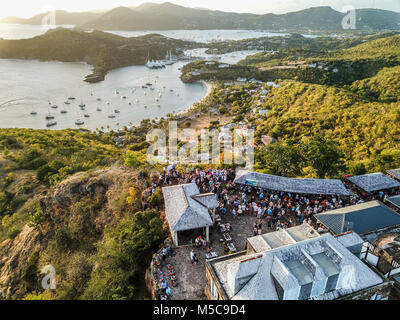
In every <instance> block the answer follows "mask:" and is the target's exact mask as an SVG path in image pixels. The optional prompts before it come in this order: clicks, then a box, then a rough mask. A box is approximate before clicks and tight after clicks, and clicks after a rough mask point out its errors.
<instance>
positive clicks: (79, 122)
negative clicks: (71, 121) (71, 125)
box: [75, 119, 85, 126]
mask: <svg viewBox="0 0 400 320" xmlns="http://www.w3.org/2000/svg"><path fill="white" fill-rule="evenodd" d="M75 124H76V125H77V126H82V125H84V124H85V122H84V121H82V120H81V119H78V120H76V121H75Z"/></svg>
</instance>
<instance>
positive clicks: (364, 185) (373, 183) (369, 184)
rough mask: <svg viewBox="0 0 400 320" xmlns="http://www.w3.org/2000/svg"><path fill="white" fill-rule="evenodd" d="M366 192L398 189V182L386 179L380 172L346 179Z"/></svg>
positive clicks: (399, 183) (399, 185)
mask: <svg viewBox="0 0 400 320" xmlns="http://www.w3.org/2000/svg"><path fill="white" fill-rule="evenodd" d="M347 179H348V180H349V181H350V182H352V183H354V184H355V185H356V186H357V187H359V188H360V189H362V190H364V191H366V192H375V191H381V190H387V189H392V188H398V187H400V182H398V181H396V180H394V179H392V178H390V177H388V176H387V175H385V174H383V173H382V172H377V173H372V174H366V175H363V176H356V177H350V178H347Z"/></svg>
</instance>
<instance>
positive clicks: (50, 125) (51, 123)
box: [46, 120, 57, 128]
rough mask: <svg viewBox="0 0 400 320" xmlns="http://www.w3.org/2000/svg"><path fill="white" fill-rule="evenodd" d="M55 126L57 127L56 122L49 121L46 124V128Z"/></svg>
mask: <svg viewBox="0 0 400 320" xmlns="http://www.w3.org/2000/svg"><path fill="white" fill-rule="evenodd" d="M56 125H57V121H54V120H50V121H48V122H47V124H46V127H47V128H49V127H53V126H56Z"/></svg>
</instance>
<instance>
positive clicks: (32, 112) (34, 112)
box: [31, 108, 37, 116]
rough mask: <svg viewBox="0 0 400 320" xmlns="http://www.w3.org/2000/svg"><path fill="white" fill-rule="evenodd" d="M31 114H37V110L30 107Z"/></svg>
mask: <svg viewBox="0 0 400 320" xmlns="http://www.w3.org/2000/svg"><path fill="white" fill-rule="evenodd" d="M31 115H32V116H36V115H37V112H36V111H35V109H34V108H32V111H31Z"/></svg>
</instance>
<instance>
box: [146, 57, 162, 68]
mask: <svg viewBox="0 0 400 320" xmlns="http://www.w3.org/2000/svg"><path fill="white" fill-rule="evenodd" d="M146 67H147V68H149V69H161V68H165V65H163V64H162V63H161V62H160V61H158V60H157V61H154V60H150V53H147V62H146Z"/></svg>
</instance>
